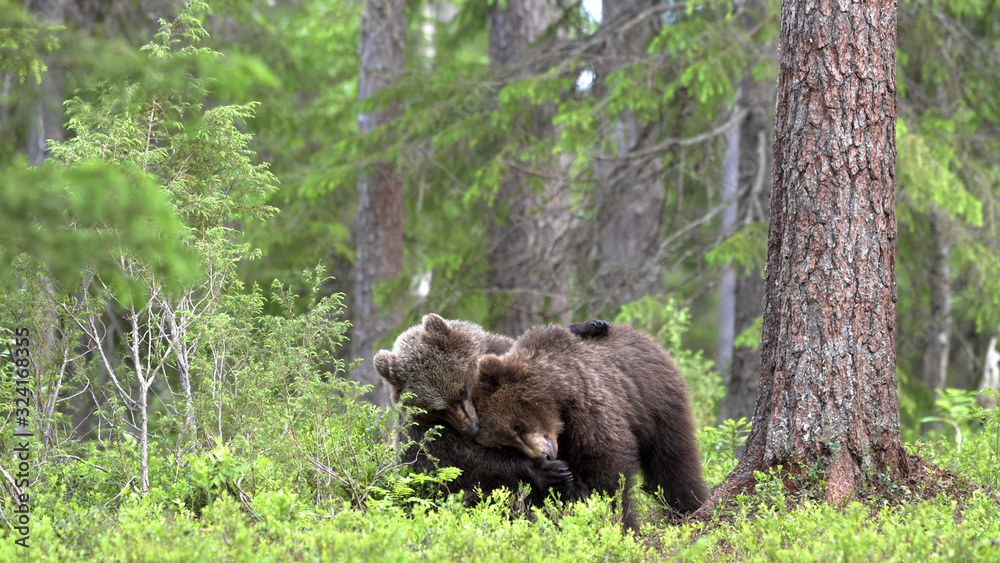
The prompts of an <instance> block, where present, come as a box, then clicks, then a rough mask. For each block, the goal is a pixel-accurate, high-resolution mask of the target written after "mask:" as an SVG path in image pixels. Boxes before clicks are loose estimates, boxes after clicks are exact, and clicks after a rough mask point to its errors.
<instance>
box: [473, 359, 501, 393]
mask: <svg viewBox="0 0 1000 563" xmlns="http://www.w3.org/2000/svg"><path fill="white" fill-rule="evenodd" d="M506 369H507V368H506V366H505V365H504V362H503V360H501V359H500V358H499V357H498V356H496V355H495V354H486V355H484V356H482V357H480V358H479V381H478V382H477V383H476V385H477V386H478V387H479V388H480V389H482V390H483V391H486V392H487V393H492V392H493V391H494V390H496V388H497V387H499V386H500V383H501V382H502V381H503V380H504V372H505V371H506Z"/></svg>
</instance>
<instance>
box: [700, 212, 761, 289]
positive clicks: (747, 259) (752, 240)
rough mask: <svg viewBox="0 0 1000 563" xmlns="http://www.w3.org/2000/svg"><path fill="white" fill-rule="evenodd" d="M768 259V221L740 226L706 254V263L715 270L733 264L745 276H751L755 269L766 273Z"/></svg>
mask: <svg viewBox="0 0 1000 563" xmlns="http://www.w3.org/2000/svg"><path fill="white" fill-rule="evenodd" d="M766 260H767V221H756V222H753V223H749V224H747V225H744V226H742V227H740V228H739V229H737V231H736V232H735V233H733V234H732V235H730V236H729V237H727V238H726V240H724V241H722V242H720V243H719V244H718V246H716V247H715V248H713V249H712V250H709V251H708V252H707V253H706V254H705V263H706V264H708V265H709V266H711V267H712V268H714V269H715V270H719V269H720V268H722V267H723V266H725V265H726V264H732V265H733V268H734V269H736V270H737V271H742V272H743V275H744V276H749V275H750V273H751V272H753V271H755V270H758V271H760V272H761V275H764V274H763V272H764V263H765V261H766Z"/></svg>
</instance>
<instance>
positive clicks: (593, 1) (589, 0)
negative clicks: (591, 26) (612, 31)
mask: <svg viewBox="0 0 1000 563" xmlns="http://www.w3.org/2000/svg"><path fill="white" fill-rule="evenodd" d="M583 9H584V11H585V12H587V14H589V15H590V17H591V18H593V19H594V21H595V22H599V21H601V15H602V13H603V12H604V1H603V0H583Z"/></svg>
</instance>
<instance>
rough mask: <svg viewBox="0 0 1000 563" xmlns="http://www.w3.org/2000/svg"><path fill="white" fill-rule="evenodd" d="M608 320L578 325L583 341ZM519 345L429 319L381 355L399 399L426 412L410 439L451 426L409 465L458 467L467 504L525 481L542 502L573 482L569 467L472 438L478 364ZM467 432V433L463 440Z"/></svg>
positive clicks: (378, 359) (379, 362)
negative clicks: (483, 358)
mask: <svg viewBox="0 0 1000 563" xmlns="http://www.w3.org/2000/svg"><path fill="white" fill-rule="evenodd" d="M608 327H609V325H608V323H606V322H604V321H590V322H587V323H580V324H577V325H572V326H571V327H570V329H569V330H571V331H572V334H576V335H577V337H579V338H588V337H600V336H603V335H604V334H606V333H607V330H608ZM513 344H514V341H513V340H512V339H510V338H507V337H505V336H501V335H498V334H493V333H490V332H487V331H485V330H483V328H482V327H480V326H478V325H476V324H473V323H469V322H465V321H454V320H452V321H448V320H445V319H443V318H441V317H439V316H438V315H435V314H429V315H427V316H425V317H424V319H423V323H422V324H419V325H417V326H414V327H412V328H410V329H408V330H407V331H406V332H404V333H403V334H401V335H400V336H399V337H398V338H397V339H396V342H395V344H394V345H393V350H392V351H391V352H390V351H388V350H380V351H379V352H378V353H377V354H376V355H375V369H376V371H378V373H379V375H381V376H382V377H383V378H384V379H385V380H386V381H388V382H389V384H390V386H391V387H392V395H393V400H394V401H397V402H398V401H399V400H400V399H401V397H402V395H403V394H410V395H408V396H407V399H406V403H407V404H408V405H409V406H411V407H417V408H419V409H422V410H423V411H424V413H423V414H421V415H418V416H417V417H416V419H415V421H414V422H415V424H414V425H413V426H411V427H410V438H411V439H412V440H414V441H420V440H422V439H423V437H424V435H425V434H426V433H427V432H428V431H429V430H430V429H431V428H433V427H434V426H436V425H439V424H441V423H443V422H447V423H448V424H447V425H445V426H444V427H443V428H442V430H441V434H440V435H439V436H438V437H437V438H435V439H434V440H432V441H429V442H427V443H426V444H425V446H424V449H420V448H411V449H410V450H409V451H407V452H406V453H405V454H404V461H406V462H408V463H412V464H413V467H414V469H415V470H417V471H427V470H429V469H432V468H433V466H434V462H433V461H432V459H431V458H436V459H437V460H438V461H439V462H440V465H442V466H453V467H458V468H459V469H461V470H462V475H461V476H460V477H459V478H458V479H457V480H456V481H455V482H453V483H452V484H453V485H454V486H455V487H457V488H458V489H460V490H464V491H465V499H466V502H470V503H471V502H475V501H476V500H478V497H477V496H475V493H474V490H475V489H476V488H477V487H478V488H479V489H481V490H482V492H483V494H485V495H488V494H489V493H490V492H491V491H492V490H494V489H497V488H500V487H507V488H509V489H511V490H512V491H517V490H518V484H519V483H521V482H524V483H527V484H528V485H530V486H531V492H530V494H529V496H528V497H527V499H526V500H527V502H528V503H529V504H532V505H536V506H538V505H541V504H542V503H543V501H544V499H545V497H546V495H547V493H548V490H549V488H554V489H556V490H558V491H562V490H565V489H566V488H567V487H568V486H569V484H570V483H571V482H572V475H571V474H570V473H569V471H568V469H567V466H566V464H565V463H564V462H562V461H559V460H554V459H553V460H533V459H529V458H526V457H525V456H523V455H522V454H521V453H520V452H517V451H514V450H509V449H494V448H484V447H483V446H480V445H479V444H477V443H476V442H475V441H473V440H472V439H471V438H468V437H467V436H469V435H472V434H474V433H475V432H476V431H477V430H478V429H479V419H478V417H477V415H476V409H475V406H474V404H473V395H474V390H475V387H476V379H477V378H478V373H479V372H478V360H479V358H480V357H481V356H483V355H484V354H487V353H489V354H502V353H504V352H506V351H507V350H508V349H510V347H511V346H513ZM463 434H464V435H463Z"/></svg>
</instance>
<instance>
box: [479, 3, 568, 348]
mask: <svg viewBox="0 0 1000 563" xmlns="http://www.w3.org/2000/svg"><path fill="white" fill-rule="evenodd" d="M559 15H560V11H559V9H558V7H557V5H556V3H555V2H554V1H553V0H508V1H507V2H506V3H501V2H495V3H494V4H493V6H492V9H491V11H490V44H489V54H490V61H491V63H492V64H493V65H494V67H495V68H496V69H497V70H498V71H500V72H503V71H504V70H505V69H506V68H508V67H511V66H513V65H515V64H517V63H518V62H521V61H520V60H519V58H520V57H522V56H523V55H524V53H525V52H526V50H527V47H528V45H529V44H531V43H533V42H534V41H536V40H537V39H539V38H540V37H541V36H542V34H543V33H544V32H545V31H546V30H547V29H548V27H549V25H551V24H552V23H553V22H554V21H556V19H557V18H558V17H559ZM527 111H529V112H530V113H531V118H530V119H531V120H532V122H533V123H532V125H531V126H532V127H533V128H534V131H533V133H534V134H535V135H537V136H543V135H546V134H550V132H551V129H552V108H548V107H544V106H535V107H531V108H528V109H527ZM563 168H564V166H561V165H560V162H558V161H554V162H521V163H517V166H516V167H515V166H512V167H511V168H510V170H509V171H508V173H507V175H506V177H505V178H504V180H503V181H502V182H501V184H500V186H499V190H498V193H497V197H496V198H495V202H496V204H497V205H499V206H502V208H500V209H498V211H497V218H498V222H497V224H496V225H495V226H494V228H493V233H492V242H491V244H490V252H489V260H490V264H491V266H492V270H491V273H490V279H489V285H490V288H491V290H492V298H493V299H494V300H495V301H496V302H497V303H498V304H499V305H501V306H502V307H503V308H504V311H503V312H502V313H501V314H500V316H499V317H498V319H497V320H496V322H495V323H494V324H493V327H492V328H493V329H494V330H496V331H497V332H500V333H503V334H509V335H518V334H521V333H522V332H524V331H525V330H526V329H527V328H528V327H530V326H532V325H533V324H536V323H538V322H540V321H541V320H542V319H543V318H544V316H545V315H546V310H545V301H546V299H545V298H546V297H549V298H550V300H551V301H550V306H549V310H552V309H558V308H559V307H553V306H552V305H553V304H554V303H555V302H558V301H560V300H561V299H563V297H564V293H565V288H564V284H565V281H566V280H567V279H569V276H568V275H566V274H565V273H563V272H562V270H563V267H564V264H563V263H562V261H563V255H562V254H563V253H562V250H564V249H565V246H566V235H567V233H568V228H569V225H568V204H569V201H568V190H567V187H568V186H567V185H566V183H565V182H563V181H558V180H552V179H551V178H544V179H542V180H541V181H542V182H543V183H544V184H545V185H544V187H543V189H541V190H533V189H532V186H531V184H530V181H531V178H529V175H528V173H526V172H525V170H531V169H534V170H543V171H544V170H546V169H548V170H549V171H550V172H551V174H550V175H549V176H551V177H552V178H555V177H559V176H562V175H563V174H562V173H561V171H562V169H563ZM553 169H554V170H553ZM536 180H537V179H536Z"/></svg>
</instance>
